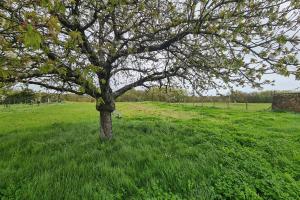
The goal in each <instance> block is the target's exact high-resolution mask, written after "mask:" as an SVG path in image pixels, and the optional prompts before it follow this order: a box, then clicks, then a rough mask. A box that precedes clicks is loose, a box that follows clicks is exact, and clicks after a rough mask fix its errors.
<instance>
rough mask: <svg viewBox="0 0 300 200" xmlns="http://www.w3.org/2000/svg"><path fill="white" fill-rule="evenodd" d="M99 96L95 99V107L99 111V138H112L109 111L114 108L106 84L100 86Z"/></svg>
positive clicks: (110, 93)
mask: <svg viewBox="0 0 300 200" xmlns="http://www.w3.org/2000/svg"><path fill="white" fill-rule="evenodd" d="M101 92H102V94H101V97H99V98H97V99H96V109H97V110H98V111H99V112H100V140H109V139H112V137H113V133H112V118H111V113H112V112H113V111H114V110H115V101H114V98H113V96H112V91H111V89H110V87H109V86H108V85H106V86H105V85H104V86H102V87H101Z"/></svg>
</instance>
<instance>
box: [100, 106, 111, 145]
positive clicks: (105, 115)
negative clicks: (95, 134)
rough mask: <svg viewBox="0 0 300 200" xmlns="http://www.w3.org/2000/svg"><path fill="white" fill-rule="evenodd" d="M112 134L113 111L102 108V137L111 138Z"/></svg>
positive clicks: (102, 138) (104, 138) (103, 138)
mask: <svg viewBox="0 0 300 200" xmlns="http://www.w3.org/2000/svg"><path fill="white" fill-rule="evenodd" d="M112 136H113V134H112V120H111V112H110V111H105V110H102V111H101V110H100V139H101V140H107V139H108V140H109V139H111V138H112Z"/></svg>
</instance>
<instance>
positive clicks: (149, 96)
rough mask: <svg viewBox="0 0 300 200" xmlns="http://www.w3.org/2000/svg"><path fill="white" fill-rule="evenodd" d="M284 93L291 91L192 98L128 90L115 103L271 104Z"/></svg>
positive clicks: (178, 92) (173, 91) (180, 91)
mask: <svg viewBox="0 0 300 200" xmlns="http://www.w3.org/2000/svg"><path fill="white" fill-rule="evenodd" d="M286 92H292V91H261V92H251V93H246V92H241V91H231V92H230V93H229V94H227V95H218V96H192V95H189V94H188V93H187V91H186V90H183V89H176V88H169V89H165V88H151V89H149V90H135V89H133V90H130V91H128V92H127V93H125V94H124V95H122V96H121V97H119V98H118V99H117V101H164V102H187V103H188V102H190V103H201V102H230V103H246V102H248V103H272V100H273V95H274V94H277V93H286Z"/></svg>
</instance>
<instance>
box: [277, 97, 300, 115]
mask: <svg viewBox="0 0 300 200" xmlns="http://www.w3.org/2000/svg"><path fill="white" fill-rule="evenodd" d="M272 109H273V110H287V111H295V112H300V93H286V94H275V95H274V96H273V103H272Z"/></svg>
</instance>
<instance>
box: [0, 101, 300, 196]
mask: <svg viewBox="0 0 300 200" xmlns="http://www.w3.org/2000/svg"><path fill="white" fill-rule="evenodd" d="M214 106H215V107H213V105H212V103H205V104H204V105H202V104H170V103H158V102H139V103H118V104H117V113H118V114H117V115H115V116H114V119H113V128H114V129H113V131H114V139H113V140H111V141H102V142H100V141H99V140H98V129H99V123H98V115H99V113H97V112H96V110H95V105H94V104H92V103H70V102H68V103H62V104H43V105H40V106H37V105H34V106H30V105H15V106H10V107H9V108H4V107H1V108H0V199H3V200H4V199H26V200H27V199H53V200H54V199H55V200H56V199H189V200H192V199H251V200H252V199H253V200H255V199H282V200H287V199H293V200H294V199H300V114H297V113H292V112H273V111H271V110H270V104H249V105H248V110H246V109H245V104H230V105H229V106H227V105H226V104H224V103H219V104H218V103H217V104H215V105H214Z"/></svg>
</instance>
